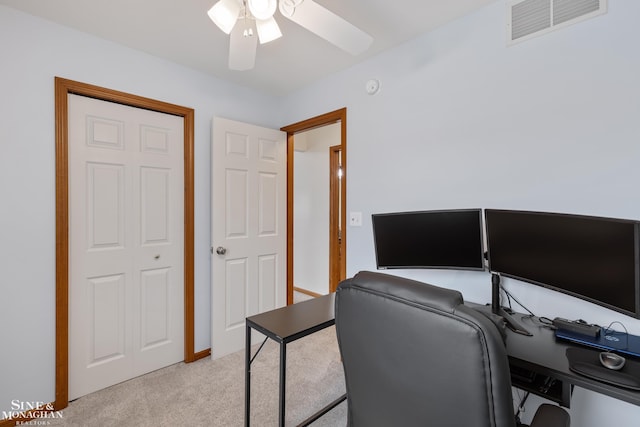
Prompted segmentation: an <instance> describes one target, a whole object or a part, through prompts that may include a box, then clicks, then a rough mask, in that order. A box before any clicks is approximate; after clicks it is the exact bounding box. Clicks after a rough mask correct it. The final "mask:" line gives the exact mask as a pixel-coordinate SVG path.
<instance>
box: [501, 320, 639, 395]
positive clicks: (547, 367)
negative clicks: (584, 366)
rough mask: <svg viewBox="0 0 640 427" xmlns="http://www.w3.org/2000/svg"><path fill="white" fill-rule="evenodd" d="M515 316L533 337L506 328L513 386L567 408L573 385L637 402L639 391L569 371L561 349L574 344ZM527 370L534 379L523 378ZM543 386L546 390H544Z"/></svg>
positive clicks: (564, 350) (530, 321)
mask: <svg viewBox="0 0 640 427" xmlns="http://www.w3.org/2000/svg"><path fill="white" fill-rule="evenodd" d="M515 317H516V319H517V320H519V321H520V323H521V324H522V325H523V326H524V327H525V328H527V329H528V330H529V332H531V333H533V336H532V337H527V336H524V335H520V334H517V333H515V332H512V331H511V330H507V353H508V355H509V364H510V365H511V382H512V383H513V386H514V387H517V388H520V389H522V390H526V391H530V392H532V393H534V394H537V395H540V396H543V397H545V398H547V399H549V400H552V401H555V402H557V403H559V404H561V405H563V406H565V407H567V408H568V407H569V405H570V402H571V391H572V389H573V386H574V385H577V386H579V387H582V388H584V389H587V390H591V391H595V392H597V393H601V394H605V395H607V396H611V397H614V398H616V399H620V400H623V401H625V402H629V403H633V404H634V405H640V391H633V390H629V389H625V388H621V387H616V386H613V385H609V384H606V383H603V382H600V381H596V380H593V379H590V378H588V377H585V376H582V375H580V374H577V373H575V372H573V371H571V370H570V369H569V362H568V361H567V357H566V354H565V352H566V351H567V348H570V347H577V345H576V344H571V343H570V342H568V341H563V340H556V338H555V335H554V333H553V331H552V330H550V329H548V328H543V327H539V326H538V324H537V323H535V322H533V321H532V320H530V319H527V318H526V316H524V315H522V314H517V315H515ZM580 347H581V346H580ZM583 348H585V347H583ZM594 351H598V350H594ZM527 372H529V373H533V374H536V375H535V378H536V379H535V380H534V381H527V380H523V376H524V377H526V375H527ZM551 382H553V384H552V385H551ZM544 389H547V390H546V392H545V391H543V390H544Z"/></svg>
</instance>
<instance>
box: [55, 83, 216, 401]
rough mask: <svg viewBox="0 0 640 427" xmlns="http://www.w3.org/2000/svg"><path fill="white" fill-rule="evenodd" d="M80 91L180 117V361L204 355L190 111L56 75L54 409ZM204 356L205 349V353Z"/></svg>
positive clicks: (61, 362)
mask: <svg viewBox="0 0 640 427" xmlns="http://www.w3.org/2000/svg"><path fill="white" fill-rule="evenodd" d="M72 94H75V95H81V96H86V97H90V98H95V99H99V100H103V101H109V102H113V103H117V104H122V105H128V106H131V107H135V108H140V109H145V110H151V111H157V112H161V113H166V114H170V115H174V116H178V117H181V118H182V119H183V123H184V125H183V134H184V138H183V141H184V142H183V149H184V151H183V157H184V168H183V175H184V197H183V205H184V207H183V212H184V220H183V222H184V227H183V230H184V233H183V237H182V239H183V243H184V244H183V255H182V256H183V259H184V264H183V266H184V267H183V268H184V273H183V277H182V278H181V280H182V281H183V282H184V284H183V286H184V360H185V362H192V361H194V360H197V359H198V358H201V357H204V355H203V354H198V355H195V354H194V330H193V329H194V317H193V316H194V295H193V293H194V288H193V285H194V283H193V262H194V254H193V243H194V240H193V238H194V235H193V226H194V224H193V206H194V203H193V201H194V193H193V189H194V182H193V164H194V161H193V145H194V139H193V129H194V111H193V109H190V108H186V107H180V106H177V105H173V104H167V103H164V102H160V101H155V100H151V99H148V98H142V97H139V96H135V95H130V94H126V93H123V92H117V91H113V90H110V89H105V88H101V87H98V86H93V85H88V84H85V83H79V82H75V81H71V80H67V79H62V78H59V77H56V78H55V126H56V384H55V402H54V407H55V409H56V410H60V409H63V408H65V407H67V405H68V403H69V393H68V392H69V262H70V260H69V227H70V225H71V224H70V221H69V204H70V199H69V159H68V153H69V125H68V122H69V107H68V98H69V95H72ZM207 354H208V351H207Z"/></svg>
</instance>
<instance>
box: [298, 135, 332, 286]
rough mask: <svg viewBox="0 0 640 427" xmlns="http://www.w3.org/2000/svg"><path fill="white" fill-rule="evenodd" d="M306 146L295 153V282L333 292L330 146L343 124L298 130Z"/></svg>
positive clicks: (300, 139) (299, 136)
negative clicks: (331, 281) (330, 237)
mask: <svg viewBox="0 0 640 427" xmlns="http://www.w3.org/2000/svg"><path fill="white" fill-rule="evenodd" d="M294 140H295V143H296V146H297V144H298V142H299V141H304V144H302V145H303V146H304V147H305V149H304V150H300V151H295V153H294V160H293V165H294V186H293V191H294V194H293V220H294V229H293V239H294V241H293V249H294V253H293V268H294V272H293V282H294V286H296V287H298V288H302V289H306V290H308V291H312V292H315V293H317V294H321V295H326V294H328V293H329V159H330V156H329V147H331V146H333V145H338V144H340V124H339V123H336V124H333V125H328V126H323V127H320V128H316V129H313V130H310V131H307V132H303V133H300V134H296V135H295V137H294Z"/></svg>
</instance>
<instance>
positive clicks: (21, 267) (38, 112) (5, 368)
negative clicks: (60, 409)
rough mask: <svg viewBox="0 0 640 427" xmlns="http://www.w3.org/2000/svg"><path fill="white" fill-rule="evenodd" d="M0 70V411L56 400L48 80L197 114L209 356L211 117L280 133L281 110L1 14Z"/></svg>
mask: <svg viewBox="0 0 640 427" xmlns="http://www.w3.org/2000/svg"><path fill="white" fill-rule="evenodd" d="M211 54H212V55H215V54H219V55H226V53H224V52H211ZM0 61H1V64H2V65H1V66H0V89H1V90H0V117H1V121H2V122H1V123H2V124H1V125H0V196H1V199H2V202H1V204H0V221H1V223H0V225H1V226H0V271H2V276H1V278H0V290H1V292H2V293H1V295H0V325H2V327H3V331H4V333H3V343H2V345H1V347H2V350H1V351H0V378H1V380H0V412H1V411H2V410H8V409H10V402H11V400H12V399H20V400H22V401H26V402H33V401H44V402H51V401H53V400H55V396H54V384H55V378H54V373H55V365H54V364H55V157H54V155H55V136H54V90H53V89H54V76H60V77H64V78H68V79H72V80H76V81H81V82H84V83H90V84H95V85H99V86H103V87H106V88H109V89H114V90H118V91H123V92H128V93H132V94H136V95H141V96H145V97H149V98H153V99H158V100H161V101H165V102H170V103H173V104H178V105H183V106H186V107H191V108H194V109H195V350H196V351H199V350H202V349H206V348H209V347H210V344H211V343H210V335H211V334H210V323H211V321H210V258H209V257H210V254H209V247H210V235H211V233H210V206H211V203H210V196H209V195H210V184H209V183H210V166H209V163H210V139H211V136H210V135H211V130H210V128H211V119H212V117H213V116H214V115H219V116H223V117H228V118H231V119H235V120H241V121H246V122H250V123H255V124H258V125H262V126H267V127H272V128H278V127H280V126H281V125H282V123H281V121H280V120H277V118H278V111H277V109H274V108H272V107H273V105H274V103H275V102H277V101H278V100H277V99H275V98H272V97H268V96H265V95H261V94H259V93H257V92H254V91H251V90H247V89H242V88H240V87H238V86H234V85H231V84H228V83H225V82H223V81H220V80H216V79H214V78H211V77H210V76H206V75H204V74H201V73H198V72H195V71H193V70H190V69H187V68H184V67H181V66H178V65H175V64H173V63H170V62H167V61H164V60H161V59H158V58H155V57H152V56H149V55H147V54H144V53H141V52H139V51H135V50H131V49H128V48H125V47H122V46H119V45H116V44H113V43H110V42H107V41H104V40H101V39H98V38H95V37H92V36H90V35H87V34H84V33H80V32H77V31H74V30H71V29H68V28H65V27H62V26H59V25H56V24H52V23H49V22H47V21H44V20H42V19H39V18H34V17H31V16H29V15H26V14H23V13H20V12H17V11H15V10H13V9H10V8H7V7H4V6H0Z"/></svg>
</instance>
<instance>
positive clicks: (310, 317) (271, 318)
mask: <svg viewBox="0 0 640 427" xmlns="http://www.w3.org/2000/svg"><path fill="white" fill-rule="evenodd" d="M334 296H335V294H329V295H325V296H321V297H317V298H314V299H311V300H308V301H303V302H299V303H297V304H292V305H289V306H287V307H282V308H278V309H275V310H271V311H267V312H265V313H261V314H257V315H255V316H250V317H247V319H246V329H247V330H246V334H247V335H246V347H245V419H244V425H245V426H247V427H248V426H249V423H250V414H251V405H250V404H251V362H252V361H253V359H254V358H255V357H256V356H257V355H258V353H259V352H260V349H262V346H260V348H259V349H258V351H257V352H256V354H255V355H254V356H253V358H252V357H251V329H255V330H257V331H259V332H261V333H263V334H264V335H266V336H267V338H265V341H264V342H266V340H267V339H268V338H271V339H272V340H274V341H276V342H277V343H279V344H280V394H279V396H280V397H279V414H278V419H279V425H280V426H283V427H284V422H285V395H286V393H285V388H286V378H285V375H286V363H287V344H288V343H290V342H292V341H295V340H297V339H299V338H302V337H305V336H307V335H309V334H312V333H314V332H317V331H319V330H322V329H324V328H327V327H329V326H331V325H333V324H335V316H334ZM264 342H263V343H262V345H264ZM345 399H346V394H345V395H342V396H340V397H339V398H338V399H336V400H335V401H333V402H332V403H330V404H329V405H328V406H326V407H325V408H323V409H321V410H320V411H318V412H317V413H316V414H314V415H313V416H311V417H310V418H308V419H307V420H306V421H305V422H303V423H302V424H300V425H301V426H304V425H308V424H310V423H312V422H313V421H315V420H316V419H318V418H319V417H321V416H322V415H324V414H325V413H327V412H328V411H329V410H331V409H332V408H334V407H335V406H337V405H338V404H339V403H340V402H342V401H344V400H345Z"/></svg>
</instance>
